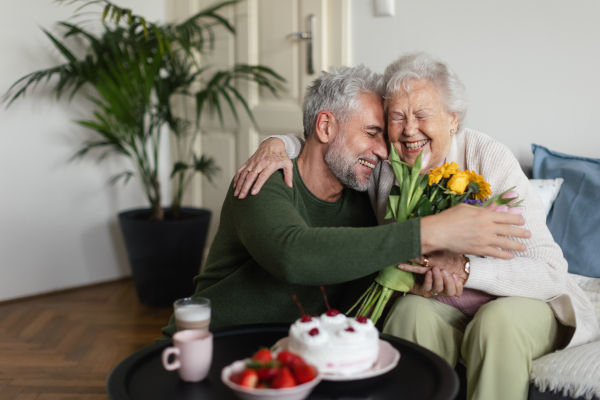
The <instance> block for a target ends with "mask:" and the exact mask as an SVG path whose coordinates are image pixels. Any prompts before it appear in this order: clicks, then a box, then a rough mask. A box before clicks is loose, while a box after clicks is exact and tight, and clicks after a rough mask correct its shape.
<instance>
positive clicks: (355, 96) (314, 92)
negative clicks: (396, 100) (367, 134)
mask: <svg viewBox="0 0 600 400" xmlns="http://www.w3.org/2000/svg"><path fill="white" fill-rule="evenodd" d="M363 93H374V94H375V95H377V96H379V97H382V80H381V75H380V74H377V73H375V72H373V71H371V70H370V69H369V68H367V67H365V66H364V65H362V64H361V65H358V66H356V67H353V68H350V67H340V68H334V67H331V68H329V72H327V71H323V72H322V73H321V76H320V77H318V78H317V79H315V80H314V81H313V82H312V84H311V85H310V86H309V87H308V88H307V89H306V93H305V95H304V103H303V104H302V114H303V116H302V122H303V124H304V138H305V139H308V138H309V137H311V136H312V134H313V133H315V129H316V128H315V127H316V124H317V116H318V115H319V113H320V112H321V111H323V110H327V111H329V112H330V113H332V114H333V116H334V117H335V118H336V119H337V120H338V122H339V123H340V124H343V123H344V122H346V121H347V120H348V119H349V118H350V116H351V115H352V114H353V113H354V112H356V111H357V109H358V107H359V105H360V103H359V96H360V95H361V94H363Z"/></svg>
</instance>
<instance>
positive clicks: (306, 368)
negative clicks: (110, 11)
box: [292, 364, 317, 385]
mask: <svg viewBox="0 0 600 400" xmlns="http://www.w3.org/2000/svg"><path fill="white" fill-rule="evenodd" d="M292 370H293V371H294V376H295V377H296V382H298V385H301V384H303V383H306V382H310V381H312V380H313V379H315V378H316V377H317V370H316V369H315V367H313V366H312V365H308V364H296V365H294V366H293V367H292Z"/></svg>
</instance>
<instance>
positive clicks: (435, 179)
mask: <svg viewBox="0 0 600 400" xmlns="http://www.w3.org/2000/svg"><path fill="white" fill-rule="evenodd" d="M422 157H423V152H421V154H419V157H417V160H416V161H415V164H414V166H412V167H411V166H410V165H408V164H406V163H405V162H403V161H401V160H400V157H399V156H398V153H396V150H395V149H394V146H391V152H390V162H391V164H392V168H393V170H394V175H395V176H396V180H397V181H398V186H395V185H394V186H393V187H392V191H391V193H390V195H389V197H388V202H387V214H386V217H385V218H386V219H388V218H392V217H393V218H394V219H395V220H396V221H397V222H400V221H405V220H407V219H409V218H416V217H426V216H428V215H433V214H438V213H440V212H442V211H444V210H446V209H448V208H450V207H454V206H456V205H458V204H461V203H466V204H472V205H474V206H479V207H485V206H487V205H488V204H490V203H491V202H495V203H496V204H498V205H504V206H507V207H518V206H519V205H520V204H521V203H522V200H521V201H519V202H514V200H515V199H516V198H515V197H510V196H505V194H509V195H510V193H509V192H510V191H512V190H513V189H514V187H512V188H510V189H508V190H506V191H505V192H503V193H500V194H499V195H497V196H494V197H493V198H489V196H490V195H491V194H492V192H491V190H490V185H489V184H488V183H487V182H486V181H485V179H483V177H482V176H481V175H478V174H477V173H475V172H474V171H462V170H460V169H459V166H458V164H456V163H455V162H452V163H445V164H444V165H442V166H441V167H436V168H434V169H431V170H430V171H429V174H425V175H420V172H421V163H422ZM408 263H409V262H408ZM409 264H410V263H409ZM413 265H416V264H413ZM414 283H415V277H414V275H413V274H412V273H411V272H406V271H402V270H399V269H398V268H397V266H396V265H391V266H389V267H387V268H384V269H383V270H381V271H380V272H379V275H378V276H377V278H375V282H373V284H372V285H371V286H370V287H369V289H368V290H367V291H366V292H365V293H364V294H363V295H362V296H361V297H360V298H359V299H358V301H357V302H356V303H355V304H354V305H353V306H352V308H350V310H348V314H349V313H350V312H351V311H352V310H353V309H354V308H356V306H358V305H359V304H360V307H359V308H358V310H357V313H356V315H357V316H367V317H370V318H371V320H372V321H373V323H377V320H378V319H379V317H380V316H381V313H382V312H383V308H384V306H385V305H386V304H387V302H388V300H389V299H390V297H391V295H392V293H393V292H394V291H399V292H408V291H409V290H410V289H412V287H413V285H414Z"/></svg>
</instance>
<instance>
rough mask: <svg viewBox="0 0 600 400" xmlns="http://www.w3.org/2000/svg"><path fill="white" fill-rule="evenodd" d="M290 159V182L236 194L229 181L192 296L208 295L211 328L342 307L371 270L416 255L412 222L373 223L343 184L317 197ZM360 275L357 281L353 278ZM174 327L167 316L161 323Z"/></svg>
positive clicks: (364, 203)
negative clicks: (334, 196) (332, 194)
mask: <svg viewBox="0 0 600 400" xmlns="http://www.w3.org/2000/svg"><path fill="white" fill-rule="evenodd" d="M293 162H294V185H293V186H294V187H293V189H290V188H289V187H287V186H286V185H285V183H284V181H283V174H282V172H281V171H278V172H276V173H275V174H273V175H272V176H271V177H270V178H269V180H268V181H267V182H266V183H265V185H264V186H263V188H262V190H261V191H260V193H259V194H258V195H256V196H249V197H247V198H246V199H243V200H239V199H238V198H236V197H234V196H233V188H232V186H230V188H229V192H228V193H227V197H226V199H225V201H224V203H223V208H222V210H221V220H220V224H219V230H218V231H217V234H216V236H215V238H214V241H213V243H212V246H211V249H210V253H209V255H208V259H207V261H206V267H205V269H204V271H203V273H202V274H200V275H199V276H197V277H196V278H195V279H194V284H195V285H196V293H195V294H194V295H193V296H194V297H207V298H209V299H210V300H211V306H212V320H211V328H220V327H225V326H231V325H241V324H253V323H267V322H285V323H291V322H293V321H294V320H295V319H297V318H299V317H300V311H299V310H298V307H297V306H296V304H295V303H294V301H293V300H292V295H294V294H296V295H297V297H298V300H299V301H300V302H301V304H302V306H303V307H304V310H305V312H306V313H309V314H312V315H314V314H320V313H322V312H324V311H325V310H326V306H325V302H324V300H323V297H322V295H321V293H320V290H319V286H320V285H324V286H325V289H326V292H327V296H328V299H329V302H330V304H331V306H332V307H334V308H338V309H339V310H340V311H342V312H345V311H346V310H347V308H349V306H351V305H352V304H354V302H355V301H356V300H358V298H359V296H360V295H361V294H362V293H363V292H364V290H366V288H367V287H368V285H370V284H371V283H372V281H373V278H374V277H373V276H370V275H371V274H373V273H374V272H377V271H379V270H380V269H382V268H385V267H387V266H389V265H392V264H397V263H400V262H402V261H405V260H408V259H410V258H415V257H418V256H420V254H421V241H420V220H419V219H418V218H415V219H411V220H408V221H405V222H402V223H395V224H389V225H384V226H374V225H376V224H377V220H376V218H375V215H374V213H373V211H372V208H371V204H370V202H369V199H368V196H367V194H366V193H360V192H356V191H354V190H351V189H344V191H343V193H342V196H341V198H340V199H339V200H337V201H335V202H327V201H323V200H321V199H319V198H317V197H316V196H315V195H314V194H312V192H310V190H309V189H308V188H307V187H306V186H305V184H304V181H303V180H302V178H301V176H300V172H299V171H298V165H297V163H296V160H293ZM360 278H364V279H360ZM162 331H163V333H164V334H165V335H166V336H171V335H172V334H173V333H175V331H176V328H175V323H174V318H173V317H171V321H170V323H169V325H168V326H167V327H165V328H163V330H162Z"/></svg>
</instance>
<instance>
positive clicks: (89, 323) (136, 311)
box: [0, 279, 172, 400]
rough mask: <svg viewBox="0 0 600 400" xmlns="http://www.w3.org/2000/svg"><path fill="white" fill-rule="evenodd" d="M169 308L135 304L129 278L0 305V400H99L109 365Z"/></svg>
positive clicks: (142, 343) (154, 328) (150, 331)
mask: <svg viewBox="0 0 600 400" xmlns="http://www.w3.org/2000/svg"><path fill="white" fill-rule="evenodd" d="M171 313H172V309H171V308H162V309H156V308H150V307H146V306H143V305H141V304H140V303H139V302H138V300H137V297H136V293H135V287H134V284H133V281H132V280H131V279H126V280H121V281H116V282H111V283H106V284H101V285H96V286H92V287H86V288H81V289H75V290H70V291H67V292H61V293H56V294H49V295H45V296H41V297H35V298H30V299H24V300H18V301H11V302H7V303H0V399H1V400H63V399H64V400H106V399H107V398H108V397H107V396H106V389H105V387H106V379H107V378H108V375H109V374H110V372H111V371H112V369H113V368H114V367H116V366H117V364H118V363H119V362H121V360H123V359H124V358H126V357H127V356H129V355H130V354H132V353H134V352H135V351H137V350H139V349H141V348H143V347H146V346H148V345H150V344H152V343H154V340H155V339H156V338H157V337H159V336H161V333H160V328H162V327H163V326H165V325H166V324H167V322H168V319H169V317H170V316H171Z"/></svg>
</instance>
